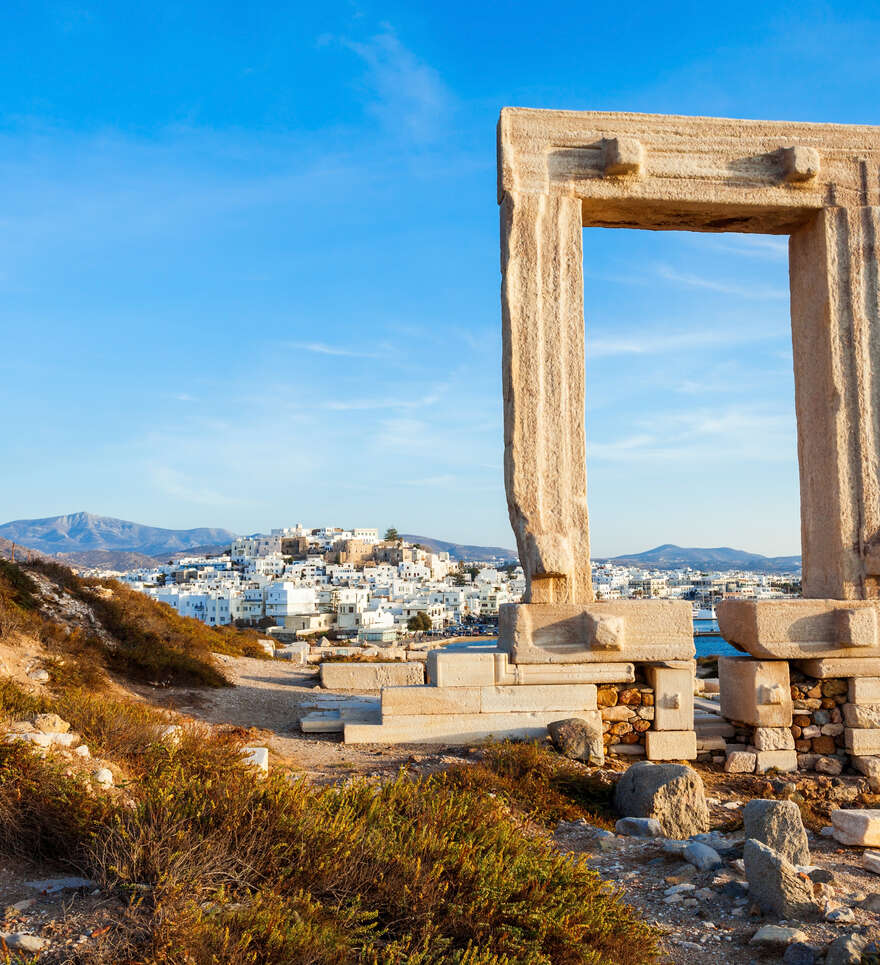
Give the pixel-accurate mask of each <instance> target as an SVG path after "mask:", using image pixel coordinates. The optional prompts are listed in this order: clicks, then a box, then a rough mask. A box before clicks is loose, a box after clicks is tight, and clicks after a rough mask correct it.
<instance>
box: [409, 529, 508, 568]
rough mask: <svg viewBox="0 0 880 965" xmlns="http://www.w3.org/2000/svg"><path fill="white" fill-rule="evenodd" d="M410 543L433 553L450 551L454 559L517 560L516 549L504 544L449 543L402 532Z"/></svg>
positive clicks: (466, 560) (431, 537) (465, 560)
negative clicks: (510, 548) (505, 546)
mask: <svg viewBox="0 0 880 965" xmlns="http://www.w3.org/2000/svg"><path fill="white" fill-rule="evenodd" d="M400 535H401V537H402V538H403V539H405V540H406V541H407V542H408V543H418V544H419V545H420V546H424V547H425V548H426V549H429V550H430V551H431V552H432V553H448V554H449V555H450V556H451V557H452V559H454V560H461V561H462V562H465V563H468V562H470V561H471V560H490V559H496V558H497V559H501V560H506V561H510V562H515V561H516V560H517V559H518V557H517V552H516V550H509V549H505V548H504V547H503V546H475V545H471V544H470V543H447V542H446V540H442V539H434V537H433V536H415V535H413V534H412V533H401V534H400Z"/></svg>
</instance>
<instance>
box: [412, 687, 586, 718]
mask: <svg viewBox="0 0 880 965" xmlns="http://www.w3.org/2000/svg"><path fill="white" fill-rule="evenodd" d="M597 706H598V705H597V694H596V685H595V684H568V685H566V684H543V685H541V684H538V685H536V686H528V685H525V686H512V687H482V688H481V689H480V706H479V708H478V711H479V712H480V713H483V714H510V713H515V712H517V711H521V710H536V711H545V710H558V711H573V712H578V713H579V712H580V711H583V710H595V709H596V707H597ZM422 713H424V711H422Z"/></svg>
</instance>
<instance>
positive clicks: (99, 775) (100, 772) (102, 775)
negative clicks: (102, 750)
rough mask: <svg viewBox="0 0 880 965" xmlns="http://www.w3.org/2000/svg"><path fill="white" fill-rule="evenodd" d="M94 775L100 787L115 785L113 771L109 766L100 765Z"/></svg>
mask: <svg viewBox="0 0 880 965" xmlns="http://www.w3.org/2000/svg"><path fill="white" fill-rule="evenodd" d="M92 777H93V779H94V781H95V784H98V785H99V786H100V787H113V772H112V771H111V770H110V768H109V767H99V768H98V769H97V770H96V771H95V773H94V774H92Z"/></svg>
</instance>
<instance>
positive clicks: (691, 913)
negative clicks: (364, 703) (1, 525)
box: [0, 651, 880, 965]
mask: <svg viewBox="0 0 880 965" xmlns="http://www.w3.org/2000/svg"><path fill="white" fill-rule="evenodd" d="M2 656H3V655H0V658H2ZM6 656H7V660H6V666H5V671H6V672H7V673H9V672H12V673H13V674H14V675H15V676H18V677H20V678H21V679H26V680H28V682H29V684H30V685H32V686H39V685H38V684H35V683H34V681H33V679H32V678H31V677H28V674H29V673H33V670H32V667H33V665H34V660H35V658H36V657H37V654H36V653H34V654H30V653H27V654H25V653H22V652H21V651H19V652H18V654H17V655H16V656H17V659H16V660H15V661H13V660H12V659H11V655H6ZM222 659H223V664H224V672H225V673H226V674H227V675H228V676H229V677H230V679H232V680H233V682H234V684H235V686H233V687H230V688H225V689H220V690H191V689H186V688H170V687H169V688H153V687H138V688H134V689H132V688H131V686H130V685H127V687H126V689H127V690H128V691H129V692H130V693H132V695H133V696H136V697H137V698H139V699H142V700H146V701H149V702H150V703H153V704H158V705H160V706H163V707H165V708H167V709H169V710H173V711H176V712H178V713H179V714H181V715H182V716H183V717H184V718H185V717H189V718H193V719H196V720H200V721H204V722H206V723H209V724H212V725H215V726H217V727H229V726H233V727H236V728H242V729H247V730H248V742H249V743H250V744H261V745H265V746H268V747H269V750H270V766H271V767H272V768H285V769H289V770H291V771H292V772H296V773H299V774H303V773H304V774H306V775H308V776H309V777H310V778H311V779H313V780H315V781H318V782H322V783H326V782H331V781H340V780H347V779H349V778H350V777H353V776H366V777H369V778H375V779H379V778H385V777H392V776H394V775H396V774H397V773H398V772H399V770H400V769H401V768H405V769H407V771H409V772H411V773H413V774H421V773H428V772H432V771H435V770H439V769H442V768H444V767H447V766H450V765H451V764H459V763H462V762H469V761H473V760H476V759H478V758H479V756H480V753H481V752H480V749H479V748H477V747H457V748H454V747H448V748H447V747H437V746H435V745H424V746H414V745H407V746H397V747H395V746H391V747H369V746H363V745H356V746H346V745H344V744H343V743H342V742H341V737H340V736H339V735H304V734H302V733H301V732H300V731H299V728H298V718H299V716H300V715H301V714H302V713H305V712H308V711H310V710H314V709H327V708H329V707H332V706H333V705H334V704H338V702H339V701H342V700H346V701H348V700H351V699H352V695H351V694H345V695H342V694H332V693H329V692H327V691H325V690H323V689H322V688H320V687H319V686H318V675H317V671H316V669H313V668H311V667H295V666H293V665H291V664H290V663H288V662H285V661H268V660H256V659H247V658H231V657H224V658H222ZM362 699H372V698H370V697H369V696H368V695H364V696H363V698H362ZM73 744H74V742H72V744H71V746H70V747H66V746H63V745H61V744H58V745H57V746H56V744H55V743H54V742H53V743H52V744H51V745H50V746H49V747H48V748H46V749H45V752H46V753H52V754H64V755H65V757H66V758H67V759H68V761H69V766H70V767H72V768H87V769H89V770H90V772H92V771H94V770H95V769H96V767H97V766H99V765H104V764H109V763H111V762H104V761H95V760H94V759H90V758H86V757H84V756H82V754H79V755H77V754H76V753H75V746H73ZM626 767H627V763H626V762H623V761H621V762H615V761H610V762H609V763H608V765H607V766H606V770H608V771H609V777H616V776H617V774H616V773H615V774H612V773H611V772H619V771H622V770H625V769H626ZM696 769H697V771H698V773H699V774H700V777H701V779H702V782H703V784H704V786H705V793H706V802H707V805H708V815H709V826H710V827H711V829H712V830H711V831H710V832H709V833H708V834H703V835H700V836H699V837H698V838H696V840H697V841H698V843H700V844H703V845H705V846H706V847H707V848H711V849H713V851H714V852H715V853H716V855H717V859H718V860H717V863H716V866H714V867H710V868H705V870H703V869H702V868H701V867H698V866H697V865H698V864H700V862H699V861H697V862H696V863H694V858H693V856H692V857H691V860H686V858H685V857H684V855H683V848H684V845H683V844H681V843H680V842H678V841H673V840H670V839H668V838H665V837H650V838H643V837H635V836H632V835H621V834H610V833H609V832H603V831H601V830H599V829H597V828H594V827H592V826H590V825H588V824H586V823H585V822H568V823H562V824H560V825H559V827H558V828H557V829H556V831H555V834H554V835H553V840H554V842H555V844H556V845H557V846H558V847H559V849H560V850H561V851H563V852H566V853H578V854H585V855H587V856H588V860H589V863H590V865H591V866H592V867H593V868H595V870H596V871H597V872H598V873H599V874H600V875H601V876H602V877H603V878H605V879H607V880H608V881H610V882H613V883H614V884H616V885H618V886H620V887H621V888H622V890H623V892H624V893H625V896H626V900H627V901H629V902H630V903H631V904H633V905H634V906H635V907H637V908H639V909H640V910H641V911H642V913H643V914H644V916H645V917H646V918H647V919H649V920H651V921H652V922H656V923H657V924H658V925H659V926H660V927H661V929H662V930H663V931H664V932H665V933H666V936H667V938H666V943H665V959H664V960H665V961H666V962H668V963H681V965H684V963H687V965H693V963H702V962H712V963H731V965H748V963H752V962H754V963H763V962H768V963H769V962H783V961H785V962H788V963H793V965H810V963H811V962H820V963H821V962H824V963H825V965H842V963H846V962H857V963H858V962H859V958H858V957H853V955H854V954H855V953H852V954H849V957H847V954H848V953H845V952H844V951H842V950H841V947H840V946H841V944H842V942H843V939H844V938H845V936H854V940H855V941H856V942H861V943H865V942H867V941H869V940H870V939H872V938H877V939H878V940H880V875H877V874H872V873H871V872H869V871H867V870H866V869H865V868H863V867H862V865H861V853H862V849H859V848H851V847H843V846H841V845H839V844H837V842H835V841H834V840H833V839H832V838H830V837H828V836H826V834H823V833H822V831H821V829H822V828H823V827H825V826H826V825H828V824H829V823H830V813H831V811H832V810H834V809H835V808H839V807H841V806H843V807H847V806H848V807H877V806H880V801H878V798H877V797H876V796H874V795H871V794H870V791H869V789H868V785H867V782H866V781H865V780H864V779H862V778H855V777H830V776H826V775H816V774H810V775H802V776H801V775H799V776H796V777H794V779H789V778H788V777H786V778H779V779H774V778H772V777H771V778H768V777H767V776H766V775H753V774H725V773H724V772H723V770H722V769H721V768H720V767H719V766H713V765H703V764H698V765H697V767H696ZM96 791H97V793H121V790H120V789H119V788H110V787H108V788H100V787H97V788H96ZM754 798H764V799H776V800H793V801H795V802H796V803H797V804H798V805H799V806H800V808H801V811H802V813H803V814H804V815H805V819H806V824H807V829H808V844H809V849H810V868H811V869H818V870H817V871H811V872H810V874H811V877H810V879H809V882H810V884H809V887H810V888H812V889H813V892H814V895H815V898H816V902H817V907H818V908H820V913H819V915H818V916H817V920H815V921H811V922H803V921H795V920H786V919H784V918H780V917H778V916H773V915H768V914H764V913H762V912H761V911H760V909H759V908H758V907H757V906H756V905H755V904H754V903H753V900H752V898H751V897H750V896H749V893H748V886H747V884H746V880H745V874H744V867H743V844H744V833H743V830H742V818H741V812H742V809H743V806H744V805H745V803H747V802H748V801H749V800H751V799H754ZM692 850H694V851H695V853H696V854H701V853H703V852H700V850H699V849H692ZM703 857H705V854H704V853H703ZM58 877H60V876H59V874H58V871H57V869H52V868H47V867H33V866H29V865H28V864H27V863H26V862H12V861H4V862H2V863H0V909H2V915H3V917H2V922H0V935H3V936H5V940H6V942H7V945H8V947H9V950H10V952H16V951H18V950H19V949H18V948H16V945H17V944H18V945H19V946H20V950H21V951H24V950H26V949H27V948H30V949H31V950H32V951H33V952H34V953H39V954H40V960H41V961H45V962H64V961H72V960H73V958H74V956H75V955H76V954H78V952H81V951H82V950H83V948H84V947H87V946H88V943H89V942H90V941H91V940H93V939H94V938H96V937H98V936H100V934H101V933H102V929H105V928H106V927H107V925H108V923H109V922H111V921H112V920H113V918H114V916H118V915H120V914H122V913H123V909H124V907H125V902H124V900H123V899H124V897H125V896H119V895H114V894H110V893H104V892H102V891H101V889H100V888H99V887H98V886H97V885H96V884H95V883H93V882H88V881H82V880H79V881H77V880H73V881H71V880H67V881H52V880H50V879H54V878H58ZM805 880H806V879H805ZM767 926H778V927H777V928H775V929H774V928H770V929H769V930H768V928H767ZM759 935H763V936H766V937H767V939H768V940H767V941H760V942H757V943H756V936H759ZM17 936H18V937H17ZM20 936H31V938H30V939H22V938H21V937H20ZM835 941H836V942H837V943H838V944H837V945H833V944H832V943H834V942H835ZM22 942H24V945H22ZM28 942H30V944H28ZM2 951H3V946H2V944H0V952H2ZM793 953H794V956H795V957H793ZM786 955H787V956H788V957H784V956H786ZM796 956H800V957H796ZM868 961H870V960H868Z"/></svg>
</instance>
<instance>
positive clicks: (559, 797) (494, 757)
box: [447, 741, 616, 830]
mask: <svg viewBox="0 0 880 965" xmlns="http://www.w3.org/2000/svg"><path fill="white" fill-rule="evenodd" d="M447 774H448V776H449V780H450V781H452V782H453V783H455V784H456V785H457V786H459V787H462V788H471V789H481V790H483V791H484V792H486V793H490V794H495V795H499V796H500V797H502V798H503V799H504V800H505V801H506V802H507V803H508V805H509V806H510V807H511V808H512V809H514V810H515V811H516V812H518V813H521V814H523V815H524V816H525V817H526V818H528V819H529V820H531V821H536V822H538V823H540V824H543V825H544V826H546V827H554V826H555V825H556V824H557V823H558V822H559V821H574V820H577V819H578V818H587V819H588V820H589V821H590V822H591V823H593V824H596V825H598V826H599V827H604V828H607V829H609V830H611V829H613V828H614V820H615V817H616V815H615V813H614V809H613V807H612V804H611V798H612V796H613V790H614V788H613V785H611V784H609V783H608V782H607V781H606V780H604V779H603V778H602V777H601V776H598V775H596V774H591V773H590V772H589V771H588V770H587V768H585V767H582V766H580V765H578V764H575V763H573V762H572V761H569V760H566V758H564V757H560V756H559V755H558V754H555V753H554V752H553V751H551V750H550V749H549V748H548V747H546V746H544V745H541V744H538V743H537V742H531V743H516V742H512V741H504V742H502V743H497V744H489V745H487V747H486V748H484V751H483V756H482V760H481V761H480V762H479V763H477V764H463V765H460V766H458V767H454V768H452V769H451V770H449V771H448V772H447Z"/></svg>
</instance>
